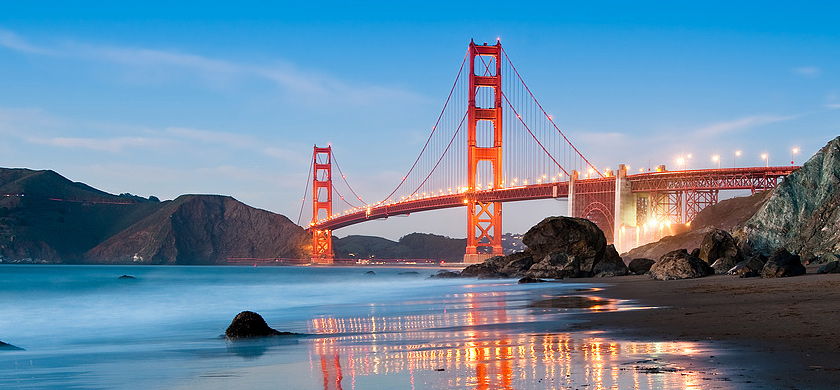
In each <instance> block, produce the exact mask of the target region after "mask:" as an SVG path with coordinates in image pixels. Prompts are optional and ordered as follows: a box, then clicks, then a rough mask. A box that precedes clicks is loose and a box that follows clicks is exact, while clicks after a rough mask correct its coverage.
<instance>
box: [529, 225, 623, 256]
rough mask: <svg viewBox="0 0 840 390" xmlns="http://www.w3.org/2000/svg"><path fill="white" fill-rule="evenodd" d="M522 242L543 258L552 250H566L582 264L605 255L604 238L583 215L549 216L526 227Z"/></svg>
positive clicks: (566, 252)
mask: <svg viewBox="0 0 840 390" xmlns="http://www.w3.org/2000/svg"><path fill="white" fill-rule="evenodd" d="M522 243H523V244H525V245H526V246H527V247H528V250H529V251H530V252H531V253H533V255H534V259H543V258H545V256H547V255H550V254H553V253H565V254H567V255H568V256H569V257H574V258H575V259H577V260H579V261H580V262H581V264H584V263H587V262H590V263H591V264H594V263H595V262H597V261H598V260H600V259H601V258H602V257H603V256H604V250H606V248H607V239H606V237H604V232H603V231H601V229H600V228H598V226H597V225H595V224H594V223H592V222H591V221H589V220H586V219H583V218H571V217H548V218H546V219H543V220H542V221H540V223H538V224H536V225H535V226H534V227H532V228H531V229H529V230H528V232H527V233H525V235H524V236H523V237H522Z"/></svg>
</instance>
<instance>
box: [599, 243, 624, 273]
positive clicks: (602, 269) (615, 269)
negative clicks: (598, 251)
mask: <svg viewBox="0 0 840 390" xmlns="http://www.w3.org/2000/svg"><path fill="white" fill-rule="evenodd" d="M589 272H590V273H591V274H592V275H593V276H624V275H627V274H628V272H629V270H628V269H627V264H624V260H622V259H621V256H619V255H618V251H616V250H615V245H612V244H610V245H607V249H606V250H604V257H603V258H602V259H601V261H598V262H595V264H593V265H592V268H591V269H590V270H589Z"/></svg>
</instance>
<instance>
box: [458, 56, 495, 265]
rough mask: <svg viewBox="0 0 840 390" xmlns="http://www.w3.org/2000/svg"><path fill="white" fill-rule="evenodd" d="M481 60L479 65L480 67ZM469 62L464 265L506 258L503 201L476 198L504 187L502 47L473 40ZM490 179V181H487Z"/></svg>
mask: <svg viewBox="0 0 840 390" xmlns="http://www.w3.org/2000/svg"><path fill="white" fill-rule="evenodd" d="M477 58H478V59H479V64H476V59H477ZM469 63H470V73H469V91H468V93H469V105H468V106H467V117H468V120H467V180H468V196H467V210H468V211H467V250H466V253H465V254H464V262H465V263H478V262H481V261H483V260H484V259H486V258H489V257H491V256H498V255H504V250H503V249H502V202H483V201H481V200H479V199H477V197H475V194H476V193H477V192H479V191H482V190H490V189H495V188H501V187H502V75H501V72H502V44H501V43H499V42H498V41H497V42H496V44H495V45H493V46H487V44H484V45H482V46H479V45H476V44H475V42H472V41H470V51H469ZM476 65H478V67H476ZM476 71H478V73H476ZM479 88H482V89H484V91H485V92H487V93H483V94H482V101H481V102H476V92H478V89H479ZM488 90H489V91H488ZM491 96H492V99H491V98H490V97H491ZM479 103H480V104H479ZM479 122H481V123H482V125H483V126H482V133H481V137H478V136H477V135H476V128H477V127H478V124H479ZM486 130H491V131H486ZM481 162H486V163H489V164H490V166H489V167H487V166H486V164H485V165H484V166H479V163H481ZM488 168H489V169H488ZM482 174H483V176H482V178H481V179H482V180H481V181H479V180H478V177H479V176H481V175H482ZM488 177H490V180H487V179H488ZM481 247H486V248H489V249H490V253H479V250H478V249H479V248H481Z"/></svg>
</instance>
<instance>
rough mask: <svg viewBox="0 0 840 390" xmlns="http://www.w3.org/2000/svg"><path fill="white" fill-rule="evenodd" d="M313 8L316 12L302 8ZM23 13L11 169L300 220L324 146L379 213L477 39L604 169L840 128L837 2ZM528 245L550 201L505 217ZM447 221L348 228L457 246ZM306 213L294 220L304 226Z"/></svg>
mask: <svg viewBox="0 0 840 390" xmlns="http://www.w3.org/2000/svg"><path fill="white" fill-rule="evenodd" d="M304 3H305V4H304ZM416 3H417V4H414V3H412V2H358V3H357V2H294V3H292V2H269V1H238V2H232V3H228V4H209V3H207V2H194V1H181V2H157V1H144V2H113V1H88V2H82V5H79V4H70V2H61V1H56V2H40V1H29V2H14V3H10V4H4V5H3V7H2V8H3V11H2V12H1V13H0V166H2V167H23V168H31V169H52V170H55V171H57V172H59V173H61V174H62V175H64V176H65V177H67V178H69V179H70V180H73V181H81V182H84V183H87V184H89V185H91V186H93V187H96V188H99V189H102V190H104V191H108V192H111V193H124V192H129V193H132V194H136V195H140V196H144V197H147V196H150V195H154V196H157V197H159V198H160V199H163V200H165V199H173V198H175V197H177V196H178V195H180V194H187V193H209V194H224V195H231V196H233V197H235V198H236V199H238V200H240V201H242V202H245V203H247V204H249V205H251V206H254V207H259V208H262V209H266V210H270V211H273V212H277V213H280V214H284V215H286V216H288V217H289V218H290V219H291V220H292V221H295V222H296V221H298V216H299V215H300V210H301V198H302V196H303V192H304V190H305V184H306V180H307V174H308V169H309V163H310V159H311V154H312V146H313V145H315V144H317V145H320V146H323V145H326V144H327V143H330V144H331V145H332V146H333V149H334V151H335V153H336V157H337V158H338V159H339V161H340V162H341V168H342V171H343V172H344V173H345V174H346V176H347V178H348V180H349V181H350V182H351V184H352V185H353V187H354V189H356V191H357V192H358V193H359V194H360V195H362V196H363V197H364V198H366V199H380V198H384V197H385V196H386V195H388V192H389V191H390V190H391V189H393V188H394V186H395V185H396V184H397V183H398V181H399V180H400V178H401V177H402V176H403V175H404V174H405V172H406V171H407V170H408V168H409V167H410V166H411V164H412V162H413V161H414V159H415V158H416V156H417V155H418V153H419V151H420V149H421V148H422V146H423V142H424V141H425V140H426V137H428V134H429V131H430V129H431V127H432V125H433V124H434V122H435V120H436V119H437V116H438V114H439V113H440V109H441V108H442V106H443V103H444V101H445V99H446V95H447V94H448V92H449V88H450V87H451V86H452V80H453V79H454V77H455V75H456V74H457V72H458V68H459V66H460V64H461V61H462V60H463V58H464V54H465V52H466V50H467V45H468V44H469V42H470V39H475V41H476V42H479V43H482V42H491V43H492V42H494V41H495V39H496V38H500V39H501V42H502V45H503V46H504V47H505V51H506V52H507V53H508V55H509V56H510V58H511V60H512V61H513V63H514V65H515V66H516V68H517V69H518V70H519V71H520V73H521V75H522V77H523V78H524V80H525V82H526V83H527V84H528V86H529V87H530V89H531V90H532V92H533V93H534V95H535V96H536V97H537V99H538V100H539V101H540V103H541V104H542V106H543V107H546V109H547V111H549V112H550V113H551V114H552V115H553V118H554V121H555V123H557V125H558V126H559V127H560V128H562V129H563V130H564V131H565V132H566V134H567V135H568V137H569V139H570V140H571V141H572V142H573V143H574V144H575V145H576V146H577V147H578V148H579V149H580V150H581V151H582V152H583V154H584V155H585V156H586V157H587V158H588V159H589V160H590V161H592V162H593V163H594V164H595V165H596V166H598V167H613V168H615V167H617V166H618V164H630V165H631V166H633V167H646V166H656V165H659V164H666V165H670V166H674V165H675V164H676V163H675V160H676V158H677V157H678V156H680V155H687V154H689V153H690V154H691V155H692V159H691V160H689V162H688V163H687V165H688V168H711V167H714V166H716V164H717V163H714V162H712V160H711V156H712V155H716V154H717V155H720V156H721V158H722V161H721V164H722V166H732V164H733V158H734V152H735V151H736V150H741V151H742V156H741V157H739V158H738V161H737V164H738V165H739V166H748V165H751V166H760V165H764V164H765V161H764V160H762V159H761V157H760V156H761V154H764V153H767V154H768V155H769V164H770V165H786V164H790V162H791V157H792V156H791V150H792V148H794V147H796V148H799V149H800V152H799V154H798V155H795V156H793V158H794V161H795V162H796V163H797V164H801V163H802V162H803V161H804V160H805V159H806V158H807V157H808V156H810V155H812V154H813V153H814V152H816V151H817V150H819V148H820V147H822V146H823V145H825V143H827V142H828V141H829V140H830V139H832V138H834V137H836V136H838V135H840V23H837V22H836V21H837V20H838V18H840V5H838V3H836V2H830V1H826V2H821V1H809V2H793V1H791V2H772V1H769V2H768V1H761V2H751V1H739V2H732V1H703V2H673V1H662V2H654V1H637V2H619V1H614V2H613V1H586V2H583V1H556V2H546V3H548V4H544V3H542V2H527V1H519V2H510V3H508V2H492V1H491V2H483V3H481V4H480V5H479V4H478V3H470V4H463V5H461V4H455V3H456V2H437V1H425V2H416ZM503 209H504V224H503V229H504V230H505V231H508V232H514V233H522V232H524V231H526V230H527V229H528V227H530V226H531V225H533V224H535V223H536V222H538V221H539V220H541V219H542V218H543V217H545V216H547V215H557V214H562V213H565V209H566V204H565V202H562V201H560V202H558V201H554V200H548V201H535V202H519V203H509V204H505V205H504V207H503ZM465 214H466V212H465V210H464V209H452V210H443V211H435V212H428V213H418V214H413V215H411V216H408V217H395V218H389V219H388V220H385V221H376V222H367V223H363V224H359V225H355V226H352V227H347V228H343V229H340V230H337V231H335V234H336V235H338V236H345V235H349V234H372V235H380V236H384V237H387V238H391V239H398V238H399V237H401V236H402V235H405V234H408V233H411V232H415V231H419V232H429V233H436V234H443V235H448V236H451V237H464V236H465V235H466V215H465ZM310 218H311V205H309V204H307V205H305V207H304V210H303V217H302V219H301V223H302V224H306V223H308V221H309V219H310Z"/></svg>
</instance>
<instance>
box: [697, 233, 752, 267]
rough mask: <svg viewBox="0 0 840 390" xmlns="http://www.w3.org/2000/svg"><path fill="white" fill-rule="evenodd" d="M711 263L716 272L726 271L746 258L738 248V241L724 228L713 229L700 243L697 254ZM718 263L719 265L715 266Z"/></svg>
mask: <svg viewBox="0 0 840 390" xmlns="http://www.w3.org/2000/svg"><path fill="white" fill-rule="evenodd" d="M697 257H699V258H700V260H703V261H705V262H707V263H709V264H712V268H714V269H715V272H717V273H719V274H722V273H726V272H727V271H729V270H730V269H732V267H734V266H735V265H736V264H738V263H740V262H742V261H744V260H746V256H744V253H743V252H742V251H741V249H740V248H738V243H737V242H736V241H735V239H734V238H732V236H731V235H730V234H729V233H727V232H726V231H724V230H720V229H711V230H710V231H709V232H708V233H706V235H705V236H704V237H703V242H702V243H701V244H700V253H699V255H698V256H697ZM715 264H717V266H715Z"/></svg>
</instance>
